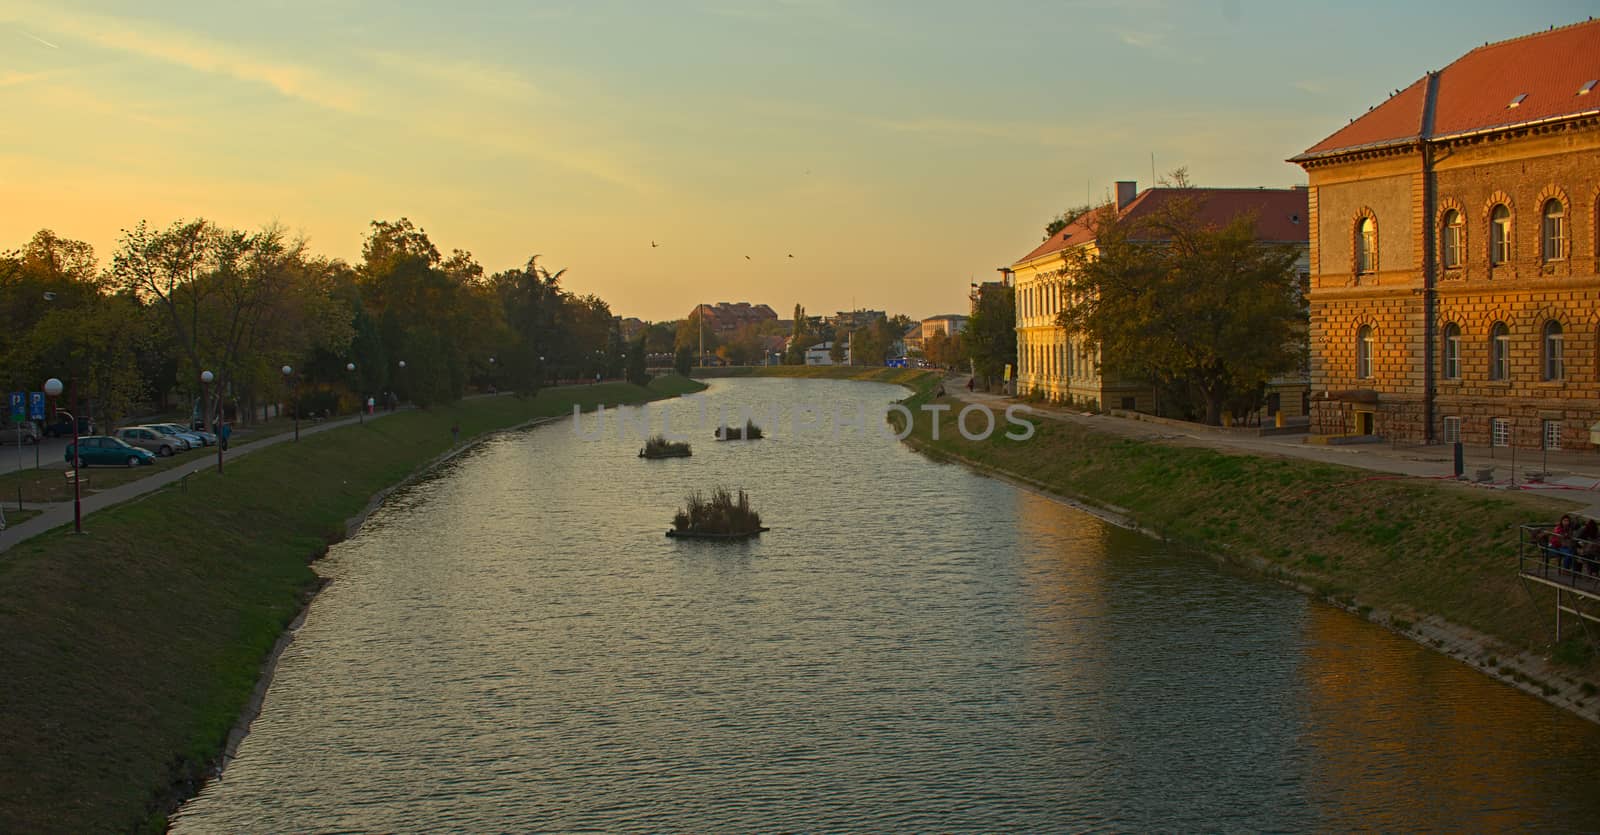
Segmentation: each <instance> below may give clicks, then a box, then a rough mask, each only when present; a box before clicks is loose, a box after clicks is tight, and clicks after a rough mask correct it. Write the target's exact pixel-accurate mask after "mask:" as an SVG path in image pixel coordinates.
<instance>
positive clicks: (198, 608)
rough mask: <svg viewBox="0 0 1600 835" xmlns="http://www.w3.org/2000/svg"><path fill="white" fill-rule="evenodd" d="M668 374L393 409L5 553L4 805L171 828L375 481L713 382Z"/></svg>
mask: <svg viewBox="0 0 1600 835" xmlns="http://www.w3.org/2000/svg"><path fill="white" fill-rule="evenodd" d="M702 387H703V386H702V385H701V384H698V383H695V382H693V381H692V380H686V379H684V378H681V377H672V376H669V377H663V378H659V379H657V380H655V381H653V382H652V384H651V386H650V387H649V388H648V389H646V388H640V387H638V386H631V385H627V384H624V383H607V384H602V385H597V386H572V387H562V388H557V389H547V390H545V391H543V392H541V393H540V395H539V396H538V397H536V398H531V399H523V398H517V397H510V396H504V397H486V398H477V399H472V400H466V401H462V402H460V403H457V404H454V405H452V406H448V407H439V408H435V409H431V410H426V411H422V410H418V411H411V412H405V413H400V414H395V415H390V416H388V417H386V418H384V419H383V420H381V421H371V422H368V423H366V424H361V425H356V426H348V427H342V428H339V429H335V430H332V431H329V432H325V433H321V434H318V435H313V436H308V437H306V438H304V439H302V440H301V441H300V442H298V443H287V444H281V445H278V446H275V447H272V448H270V449H263V450H261V451H259V452H258V453H256V454H254V455H251V456H247V457H243V458H241V459H240V460H238V461H237V462H233V463H230V464H229V466H228V468H227V474H226V475H225V476H218V475H217V474H216V473H215V472H211V471H207V472H204V473H197V474H196V475H194V476H192V477H191V478H189V479H188V480H187V485H186V487H184V488H181V489H180V488H179V487H177V486H171V487H168V488H165V489H162V490H159V491H157V492H155V493H152V494H150V495H148V496H145V497H143V498H140V499H138V500H136V501H132V502H129V503H127V504H123V505H118V506H115V507H112V508H109V509H107V510H103V511H101V512H98V513H95V514H93V515H91V516H90V517H88V518H87V519H85V525H84V527H85V530H86V531H88V533H87V535H85V536H82V537H78V536H73V535H72V534H71V533H70V532H69V531H67V530H57V531H54V532H52V533H49V534H46V535H43V536H40V537H38V538H35V539H32V540H29V541H27V542H25V543H22V544H19V545H18V546H16V547H14V548H13V549H11V550H10V551H8V552H6V554H5V555H4V556H3V557H0V584H3V585H4V587H5V588H6V590H7V594H6V595H4V596H3V597H0V634H3V635H5V640H4V641H3V642H0V669H3V670H4V671H5V686H4V687H0V746H3V750H0V821H4V822H5V825H4V828H5V829H7V830H14V831H25V832H51V831H62V832H98V831H107V830H128V829H139V830H144V831H160V830H162V829H163V828H164V825H165V819H166V815H167V814H168V813H169V812H170V811H171V810H172V809H173V808H175V806H176V804H177V802H179V801H181V800H182V799H183V798H184V797H186V796H188V794H189V793H191V792H192V791H193V790H194V789H195V788H196V787H198V785H199V784H200V782H201V781H202V780H203V779H204V778H205V776H206V775H207V774H208V773H209V772H210V771H211V770H212V769H213V768H214V766H215V764H216V763H217V762H218V759H219V757H220V756H221V755H222V753H223V750H224V747H225V745H226V741H227V739H228V736H229V733H230V731H232V729H233V728H234V727H235V725H236V723H237V721H238V719H239V717H240V715H241V713H242V712H243V711H244V710H245V708H246V707H247V705H248V704H249V702H250V699H251V694H252V692H253V691H254V690H255V688H256V685H257V682H258V678H259V676H260V674H261V665H262V662H263V659H265V658H267V657H269V654H270V653H271V652H272V650H273V647H274V645H275V644H276V643H277V642H278V639H279V636H280V635H281V634H283V632H284V631H285V630H286V629H287V628H288V627H289V625H290V624H291V623H292V621H293V620H294V619H295V617H296V616H297V615H298V613H299V612H300V611H301V610H302V608H303V607H304V605H305V603H306V601H307V600H308V599H309V596H310V595H311V594H312V593H313V592H314V591H315V589H316V587H317V584H318V580H317V575H316V573H315V572H314V571H313V570H312V568H311V565H310V562H311V560H313V559H315V558H316V557H317V556H319V555H320V554H322V553H323V552H325V551H326V550H327V546H328V545H329V544H330V543H332V542H337V541H338V540H339V539H342V538H343V537H344V536H345V534H346V531H347V527H346V526H347V523H348V522H349V521H350V520H351V518H352V517H358V516H359V514H361V513H362V511H363V508H368V507H370V502H371V500H372V497H373V496H374V494H377V493H379V492H380V491H383V490H385V489H386V488H389V487H391V486H392V485H395V484H397V483H399V482H402V481H404V480H406V479H407V478H408V477H410V476H411V475H412V474H413V473H414V472H416V471H417V470H418V468H419V467H422V466H425V465H428V464H430V463H431V462H434V461H435V460H437V459H438V458H439V457H440V456H441V455H443V454H446V453H448V452H450V451H451V450H452V448H454V447H456V446H458V445H457V444H455V443H453V442H452V438H451V431H450V428H451V427H452V426H459V427H460V430H461V437H462V438H463V439H472V438H476V437H479V436H482V435H485V434H487V433H491V432H494V431H497V430H500V429H504V428H507V427H512V426H516V425H518V424H522V423H525V422H527V421H530V420H534V419H537V418H541V417H553V416H560V415H564V414H570V413H571V411H572V407H573V406H574V405H578V406H580V407H583V408H586V409H587V408H593V407H594V406H596V405H598V404H600V403H605V404H607V405H612V404H623V403H639V402H644V401H646V400H652V399H658V398H662V397H671V396H676V395H679V394H684V393H688V392H691V391H696V390H699V389H700V388H702Z"/></svg>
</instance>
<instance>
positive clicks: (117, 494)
mask: <svg viewBox="0 0 1600 835" xmlns="http://www.w3.org/2000/svg"><path fill="white" fill-rule="evenodd" d="M409 408H410V407H403V408H402V409H401V410H400V411H406V410H408V409H409ZM392 414H396V412H377V413H375V414H370V415H367V416H366V420H368V421H373V420H380V419H382V418H383V417H385V416H387V415H392ZM361 420H362V418H361V416H360V415H352V416H350V417H345V418H337V419H335V420H327V421H323V422H322V423H317V424H310V425H302V426H301V428H300V434H301V435H302V436H305V435H315V434H317V433H318V432H326V431H328V430H330V429H337V428H339V427H341V426H349V425H351V424H353V423H359V422H361ZM293 440H294V433H292V432H282V433H279V434H277V435H269V436H267V437H265V438H261V439H260V440H256V441H251V442H249V443H235V444H233V445H231V446H230V447H229V448H228V452H227V457H228V459H229V460H232V459H235V458H238V457H240V456H244V455H249V454H250V453H252V452H255V451H256V450H258V449H263V448H265V447H269V446H273V445H274V444H281V443H283V442H285V441H290V442H292V441H293ZM216 466H217V458H216V455H215V454H214V453H213V454H207V455H200V456H198V457H196V458H194V459H193V460H191V461H185V462H184V463H182V464H179V465H178V466H176V467H173V468H172V469H170V470H162V471H160V472H157V473H152V474H151V475H150V476H149V477H148V478H141V479H139V480H138V481H130V482H128V483H127V484H122V485H118V486H116V487H111V488H108V489H106V490H100V491H97V492H94V493H91V494H89V495H87V496H84V497H83V500H82V504H83V516H84V519H85V522H84V526H85V530H88V521H87V520H88V517H89V515H90V514H92V513H94V512H95V511H97V510H104V509H105V508H108V507H111V506H112V505H117V504H121V503H122V502H125V501H128V500H129V499H133V498H137V497H139V496H143V495H145V494H146V493H151V492H154V491H156V490H159V489H161V488H162V487H165V486H167V485H168V484H171V483H173V482H175V481H179V480H181V479H183V478H185V477H187V476H190V475H193V474H194V473H197V472H200V471H201V470H205V469H208V468H213V467H216ZM24 507H34V508H39V509H43V510H44V512H43V513H41V514H39V515H38V516H35V517H33V518H32V519H29V520H27V521H24V522H22V523H20V524H17V525H13V526H11V527H8V528H6V529H5V530H4V531H0V553H3V552H5V551H6V550H8V549H10V548H11V547H12V546H13V545H16V544H17V543H19V542H25V541H27V540H29V539H32V538H34V537H36V536H38V535H40V534H42V533H44V532H46V531H49V530H53V529H55V528H59V527H61V526H62V525H70V524H72V502H59V503H53V504H48V505H28V504H26V503H25V504H24Z"/></svg>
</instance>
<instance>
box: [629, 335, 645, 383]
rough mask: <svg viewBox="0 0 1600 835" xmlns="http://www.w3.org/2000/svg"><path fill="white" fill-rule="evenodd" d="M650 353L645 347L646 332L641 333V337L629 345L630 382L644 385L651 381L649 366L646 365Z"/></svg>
mask: <svg viewBox="0 0 1600 835" xmlns="http://www.w3.org/2000/svg"><path fill="white" fill-rule="evenodd" d="M648 354H649V352H648V351H647V350H646V347H645V336H644V334H639V338H638V339H635V340H634V341H633V343H632V344H631V345H629V346H628V369H627V376H628V382H630V383H633V384H634V385H636V386H642V385H645V384H647V383H649V382H650V372H649V371H648V370H647V368H648V366H647V365H646V362H647V360H648V358H649V357H648Z"/></svg>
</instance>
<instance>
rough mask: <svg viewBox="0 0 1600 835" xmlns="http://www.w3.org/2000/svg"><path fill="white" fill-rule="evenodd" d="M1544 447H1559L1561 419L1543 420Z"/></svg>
mask: <svg viewBox="0 0 1600 835" xmlns="http://www.w3.org/2000/svg"><path fill="white" fill-rule="evenodd" d="M1544 448H1545V449H1560V448H1561V421H1559V420H1547V421H1545V422H1544Z"/></svg>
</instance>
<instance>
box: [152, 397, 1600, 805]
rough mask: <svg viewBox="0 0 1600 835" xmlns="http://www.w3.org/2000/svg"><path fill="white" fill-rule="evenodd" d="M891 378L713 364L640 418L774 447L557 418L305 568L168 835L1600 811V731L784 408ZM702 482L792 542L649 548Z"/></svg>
mask: <svg viewBox="0 0 1600 835" xmlns="http://www.w3.org/2000/svg"><path fill="white" fill-rule="evenodd" d="M903 393H904V390H903V389H899V388H896V387H893V386H887V385H881V384H873V383H858V382H843V381H800V380H725V381H718V382H716V383H715V384H714V385H713V387H712V389H711V390H710V391H709V392H708V393H707V394H706V395H704V396H703V397H702V398H691V399H689V400H686V401H672V402H668V403H664V404H655V405H653V406H652V407H649V408H650V409H651V411H650V412H648V413H646V414H649V415H651V416H653V417H654V418H656V419H657V421H658V422H659V418H660V416H661V415H671V416H672V420H673V421H674V423H673V425H674V427H677V426H682V425H685V424H686V423H687V422H688V421H689V420H690V419H691V418H693V417H694V416H695V414H696V410H697V407H696V406H695V404H694V402H693V401H694V400H696V399H699V400H701V402H703V403H711V404H715V405H717V406H729V405H732V404H746V405H751V406H755V407H757V408H758V409H764V408H768V407H776V408H778V409H780V420H779V421H778V422H777V425H776V426H773V425H770V424H769V425H768V428H769V431H770V432H771V434H772V437H770V438H768V439H766V440H761V441H755V442H748V443H714V442H712V441H711V440H710V437H709V436H710V433H711V427H710V426H706V427H704V428H703V429H702V430H700V431H697V432H696V434H695V436H694V440H693V443H694V457H693V458H689V459H681V460H668V461H644V460H641V459H639V458H637V457H635V453H636V450H637V447H638V446H639V443H638V441H637V440H636V439H632V438H619V437H618V434H617V432H616V431H615V430H614V429H612V430H611V431H608V432H607V433H606V434H605V435H604V436H603V437H602V438H600V439H597V440H583V439H581V438H580V437H578V436H577V435H576V434H575V430H574V427H573V425H572V421H571V420H563V421H559V422H556V423H553V424H550V425H546V426H543V427H539V428H536V429H532V430H529V431H525V432H520V433H516V434H511V435H506V436H502V437H499V438H497V439H495V440H492V441H490V442H488V443H486V444H483V445H482V446H480V447H478V448H477V449H475V450H473V451H472V452H470V453H468V454H466V455H464V456H462V457H461V458H460V459H458V460H457V461H456V462H454V463H453V464H451V465H449V466H447V467H445V468H442V469H441V470H440V471H438V472H437V473H436V474H435V475H434V476H433V477H432V478H430V479H428V480H426V481H424V482H421V483H418V484H416V485H414V486H412V487H410V488H408V489H406V490H404V491H401V492H400V493H398V494H396V495H395V496H394V497H392V498H391V500H390V501H389V502H388V503H387V504H386V505H385V506H384V507H383V508H382V509H381V510H380V511H379V512H378V513H377V514H375V515H374V516H373V517H372V519H371V520H370V521H369V522H368V524H367V526H366V527H365V528H364V529H363V530H362V531H361V532H360V534H359V535H357V536H355V537H354V538H352V539H350V540H349V541H347V542H345V543H342V544H340V545H338V546H337V547H335V548H334V549H333V550H332V551H331V552H330V554H329V555H328V557H327V558H326V559H325V560H323V561H322V562H321V563H319V565H318V569H319V571H321V572H323V573H324V574H325V575H326V576H327V577H329V578H330V579H331V581H332V582H331V583H330V584H329V585H328V586H327V588H326V589H325V590H324V591H323V592H322V594H321V595H320V596H319V597H318V598H317V600H316V601H315V602H314V603H313V605H312V607H311V610H310V613H309V616H308V617H307V619H306V623H305V626H304V628H303V629H301V631H300V632H299V634H298V635H297V637H296V639H295V641H294V642H293V643H292V644H291V645H290V646H289V647H288V649H287V650H286V652H285V653H284V654H283V657H282V659H281V661H280V663H279V665H278V669H277V674H276V677H275V679H274V681H273V684H272V687H271V689H270V690H269V692H268V694H267V698H266V702H265V705H264V707H263V710H262V713H261V716H260V717H259V718H258V719H257V720H256V721H255V723H254V725H253V726H252V728H251V731H250V734H249V736H248V737H247V738H246V739H245V741H244V743H243V745H242V746H241V748H240V751H239V756H238V758H237V759H236V760H234V761H233V762H232V763H231V764H230V765H229V767H228V769H227V771H226V773H225V775H224V778H223V779H222V780H220V781H214V782H213V783H211V784H210V785H208V786H207V787H206V789H205V790H204V791H203V792H202V793H201V794H200V795H199V796H198V797H197V798H195V799H194V800H193V801H191V802H190V803H188V804H187V805H186V806H185V807H184V808H183V809H182V811H181V812H180V813H179V815H178V816H177V817H176V819H175V822H174V830H175V831H177V832H180V833H186V832H246V831H255V832H260V831H438V830H449V829H456V830H468V831H536V830H543V831H551V830H555V831H572V830H603V831H619V830H651V831H661V830H671V831H696V832H706V831H772V830H790V831H794V830H801V831H839V830H855V831H885V830H917V831H935V830H937V831H973V830H989V831H992V830H1013V831H1030V832H1039V831H1061V830H1068V829H1071V830H1079V829H1113V830H1126V829H1152V828H1154V829H1169V830H1170V829H1180V830H1195V829H1206V830H1217V829H1226V830H1260V829H1324V830H1327V829H1352V828H1366V829H1417V828H1438V829H1450V830H1474V831H1482V830H1490V829H1493V830H1503V829H1512V828H1515V829H1542V830H1564V831H1572V830H1580V829H1591V828H1594V827H1596V826H1597V825H1600V792H1597V791H1596V790H1595V788H1594V787H1595V779H1596V769H1597V768H1600V728H1597V727H1595V726H1593V725H1591V724H1588V723H1586V722H1583V721H1581V720H1578V719H1576V718H1574V717H1572V716H1570V715H1568V714H1565V713H1563V712H1561V711H1558V710H1556V709H1554V708H1552V707H1550V706H1548V705H1546V704H1544V703H1542V702H1540V701H1538V700H1536V699H1533V698H1531V697H1528V696H1525V695H1523V694H1521V693H1519V692H1517V691H1515V690H1513V689H1511V688H1509V687H1506V686H1504V685H1502V684H1499V683H1497V682H1494V681H1492V680H1490V679H1488V678H1486V677H1484V676H1482V675H1480V674H1478V673H1476V672H1473V671H1472V670H1470V669H1469V668H1467V667H1466V666H1464V665H1462V664H1460V663H1458V662H1455V661H1452V660H1449V659H1447V658H1444V657H1442V656H1439V655H1437V654H1434V653H1431V652H1429V651H1427V650H1425V649H1423V648H1422V647H1420V646H1417V645H1416V644H1414V643H1412V642H1410V641H1407V640H1404V639H1402V638H1399V637H1397V636H1395V635H1393V634H1391V633H1389V632H1386V631H1384V630H1382V629H1379V628H1377V627H1375V626H1372V625H1370V624H1368V623H1365V622H1364V621H1361V620H1359V619H1357V618H1355V617H1353V616H1350V615H1348V614H1346V613H1344V612H1341V611H1338V610H1336V609H1333V608H1331V607H1328V606H1325V605H1323V604H1319V603H1316V602H1314V601H1311V600H1309V599H1307V598H1305V597H1303V596H1301V595H1299V594H1297V593H1294V592H1292V591H1289V590H1287V589H1284V588H1282V587H1279V586H1277V585H1274V584H1271V583H1268V582H1265V581H1262V580H1260V579H1257V578H1255V577H1252V576H1249V575H1245V574H1242V573H1239V572H1235V571H1232V570H1228V569H1225V568H1222V567H1219V566H1217V565H1215V564H1213V563H1212V562H1210V561H1208V560H1205V559H1202V558H1197V557H1195V556H1193V555H1184V554H1179V553H1174V552H1173V551H1172V550H1171V549H1169V548H1168V547H1166V546H1164V545H1162V544H1161V543H1158V542H1155V541H1152V540H1150V539H1147V538H1144V537H1141V536H1139V535H1136V534H1133V533H1130V532H1127V531H1123V530H1120V529H1117V528H1115V527H1113V526H1111V525H1108V524H1106V523H1104V522H1101V521H1100V520H1098V519H1096V518H1094V517H1091V516H1089V515H1086V514H1084V513H1081V512H1079V511H1076V510H1073V509H1070V508H1067V507H1064V506H1062V505H1061V504H1059V503H1056V502H1054V501H1051V500H1049V499H1046V498H1043V497H1041V496H1038V495H1035V494H1033V493H1029V492H1026V491H1023V490H1019V489H1017V488H1015V487H1013V486H1010V485H1007V484H1004V483H1001V482H998V481H994V480H990V479H986V478H983V477H980V476H977V475H974V474H972V473H970V472H968V471H966V470H965V469H963V468H961V467H958V466H953V465H944V464H937V463H933V462H931V461H929V460H927V459H925V458H923V457H921V456H918V455H917V454H915V453H912V452H910V451H909V450H907V449H906V448H905V447H904V446H903V445H900V444H898V443H896V442H894V441H893V440H892V439H891V440H885V439H883V438H882V437H880V436H879V435H877V434H876V433H875V432H872V433H863V432H855V431H852V430H849V429H848V428H847V429H846V430H845V431H844V432H842V433H840V435H839V436H838V437H836V438H835V437H825V436H824V433H819V432H818V431H815V430H811V429H810V426H809V425H805V426H801V427H796V428H793V429H791V428H790V426H789V424H790V423H791V422H792V421H790V420H788V419H786V418H787V417H788V416H792V415H800V416H801V417H802V418H804V417H805V413H804V412H803V411H802V410H803V408H804V406H805V405H806V404H819V405H826V404H840V403H849V404H859V405H862V406H865V407H870V408H872V409H875V410H879V411H881V409H882V407H883V405H884V404H886V403H887V402H889V401H890V400H893V399H895V398H897V397H899V396H901V395H903ZM629 414H633V415H636V416H637V415H639V414H640V412H638V411H637V410H631V411H629ZM758 422H760V420H759V419H758ZM868 423H869V428H874V429H875V427H876V421H872V420H870V419H869V422H868ZM587 426H588V427H591V428H592V426H593V422H592V418H590V420H589V421H588V422H587ZM717 484H723V485H728V486H732V487H744V488H747V489H748V490H749V491H750V493H751V496H752V500H753V502H754V504H755V505H756V506H757V507H758V509H760V510H761V512H762V513H763V515H764V517H765V519H766V523H767V524H768V525H770V526H771V527H772V531H771V532H769V533H767V534H765V535H763V536H762V537H761V538H760V539H759V540H758V541H752V542H749V543H743V544H728V543H703V542H683V541H676V540H671V539H668V538H666V537H665V536H663V532H664V531H665V529H666V528H667V527H668V522H669V520H670V518H671V516H672V513H673V510H674V509H675V508H676V507H677V506H678V505H679V504H680V503H681V501H682V498H683V496H684V494H685V493H686V492H688V491H689V490H691V489H694V488H697V487H709V486H712V485H717Z"/></svg>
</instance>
